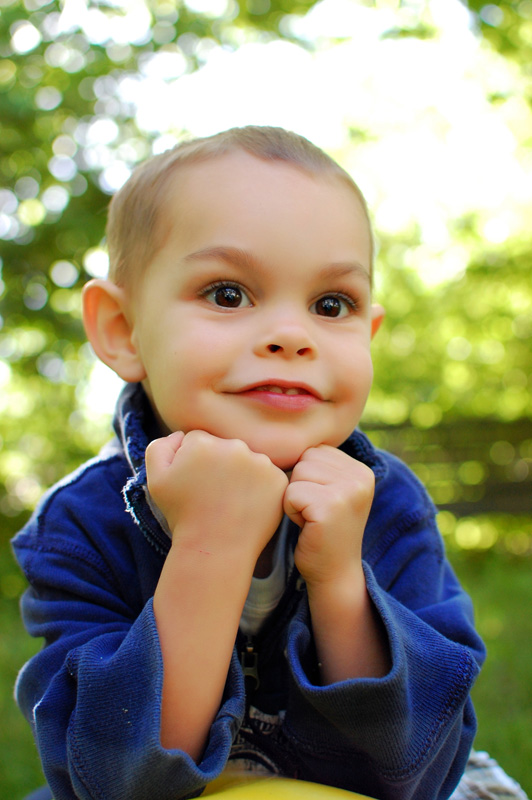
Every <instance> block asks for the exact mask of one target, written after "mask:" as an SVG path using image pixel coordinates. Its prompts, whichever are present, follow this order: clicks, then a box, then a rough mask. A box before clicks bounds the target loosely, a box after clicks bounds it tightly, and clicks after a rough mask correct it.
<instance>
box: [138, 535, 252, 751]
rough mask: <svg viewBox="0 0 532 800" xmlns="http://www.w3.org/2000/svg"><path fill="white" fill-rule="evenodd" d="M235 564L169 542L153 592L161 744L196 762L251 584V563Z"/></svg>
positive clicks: (216, 706) (217, 703) (218, 700)
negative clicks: (158, 647) (160, 687)
mask: <svg viewBox="0 0 532 800" xmlns="http://www.w3.org/2000/svg"><path fill="white" fill-rule="evenodd" d="M241 562H242V559H240V563H238V564H237V563H236V559H235V558H232V557H231V555H229V554H227V553H223V552H222V553H218V554H214V553H209V552H206V551H202V550H187V549H183V548H179V547H177V546H173V547H172V548H171V550H170V553H169V555H168V558H167V560H166V563H165V567H164V569H163V572H162V574H161V578H160V580H159V584H158V586H157V590H156V592H155V596H154V612H155V618H156V622H157V629H158V632H159V638H160V643H161V650H162V656H163V664H164V681H163V699H162V709H161V743H162V745H163V746H164V747H166V748H167V749H180V750H184V751H185V752H187V753H189V755H191V756H192V758H193V759H195V760H196V761H199V759H200V758H201V755H202V753H203V750H204V747H205V744H206V741H207V737H208V733H209V729H210V727H211V725H212V722H213V720H214V718H215V716H216V714H217V712H218V709H219V707H220V704H221V700H222V695H223V691H224V687H225V682H226V678H227V672H228V668H229V663H230V660H231V654H232V651H233V647H234V642H235V637H236V633H237V630H238V625H239V621H240V616H241V613H242V608H243V606H244V603H245V599H246V596H247V593H248V590H249V584H250V581H251V574H252V570H253V565H252V564H250V565H249V568H248V569H246V568H244V567H243V565H242V563H241ZM244 566H245V565H244Z"/></svg>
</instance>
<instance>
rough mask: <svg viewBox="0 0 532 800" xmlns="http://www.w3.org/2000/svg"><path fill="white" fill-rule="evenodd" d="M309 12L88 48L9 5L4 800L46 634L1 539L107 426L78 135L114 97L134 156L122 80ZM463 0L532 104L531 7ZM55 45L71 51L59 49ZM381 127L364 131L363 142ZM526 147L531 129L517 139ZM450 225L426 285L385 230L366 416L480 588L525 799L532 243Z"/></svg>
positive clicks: (136, 140) (506, 757)
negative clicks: (26, 677)
mask: <svg viewBox="0 0 532 800" xmlns="http://www.w3.org/2000/svg"><path fill="white" fill-rule="evenodd" d="M353 2H357V0H353ZM364 4H365V5H366V6H368V7H370V8H371V7H375V8H377V7H382V6H384V5H386V6H388V7H389V8H390V9H392V10H393V9H395V10H396V11H397V14H398V16H397V19H398V24H397V26H396V27H394V28H391V29H390V30H389V31H388V32H387V34H386V35H387V36H388V37H396V38H401V37H419V38H424V39H426V38H430V37H431V36H434V35H435V30H434V25H433V20H432V17H431V13H430V6H431V4H430V2H428V1H427V2H422V1H421V0H420V2H418V3H416V4H415V8H416V13H415V14H413V15H412V14H411V15H410V16H409V17H408V24H406V23H405V22H404V20H405V17H404V15H403V16H401V13H400V12H401V10H402V7H403V5H405V4H403V3H401V2H392V0H390V2H386V3H385V2H377V0H376V1H375V2H370V0H368V2H366V3H364ZM88 5H89V7H90V8H93V7H94V8H98V9H100V11H102V13H105V14H119V13H120V9H119V8H118V7H117V9H113V6H107V5H104V4H99V3H96V2H92V0H91V2H89V3H88ZM312 5H313V3H312V2H297V0H268V1H267V2H251V0H248V2H247V3H245V2H241V3H240V4H238V3H234V4H232V5H231V13H228V14H227V15H226V16H225V17H223V16H222V17H221V18H220V17H219V18H212V17H210V16H209V15H208V14H200V13H198V12H193V11H191V10H190V9H189V8H188V7H187V6H186V5H185V4H181V3H178V2H176V0H172V2H164V3H163V2H148V3H147V7H148V9H149V12H150V14H151V27H150V34H149V36H148V37H145V40H143V41H141V42H136V43H135V42H134V43H130V44H128V45H124V46H122V47H121V48H118V49H117V48H116V47H115V48H113V47H112V46H111V45H112V43H109V42H101V43H95V42H93V41H89V40H88V39H87V38H86V36H85V35H84V34H83V32H82V31H81V30H76V29H73V30H70V31H67V32H65V33H63V34H61V35H57V34H56V33H53V25H52V22H51V21H53V15H57V14H58V13H60V11H61V6H60V5H59V4H58V3H56V2H46V0H27V1H26V2H25V3H23V2H18V0H15V1H14V2H12V1H11V0H0V56H1V59H2V60H1V63H0V156H1V160H0V205H1V206H2V210H3V213H4V215H5V216H4V217H3V218H2V219H3V223H2V224H4V223H6V224H8V225H10V226H11V228H9V229H8V232H7V233H6V232H4V233H2V234H1V235H2V237H3V238H0V246H1V259H0V267H1V270H2V271H1V281H0V297H1V309H0V313H1V317H0V357H1V358H2V362H1V365H0V366H1V367H2V371H1V372H0V378H1V379H2V383H1V386H2V388H1V393H0V447H1V449H0V630H1V631H2V634H1V637H0V719H1V720H2V722H1V724H0V797H2V798H6V800H7V799H9V800H21V798H22V797H23V796H24V794H25V793H26V792H28V791H29V790H31V789H32V788H35V787H36V786H37V785H38V784H39V783H40V782H41V781H42V776H41V775H40V772H39V766H38V758H37V755H36V752H35V748H34V745H33V743H32V741H31V736H30V733H29V729H28V726H27V724H26V722H25V721H24V720H23V719H22V716H21V715H20V713H19V712H18V710H17V709H16V707H15V704H14V701H13V699H12V692H13V684H14V681H15V677H16V674H17V671H18V669H19V668H20V666H21V665H22V664H23V663H24V661H25V660H26V659H27V658H28V657H29V656H30V655H31V654H32V653H33V652H35V650H36V648H37V647H39V643H37V642H32V641H31V640H30V639H29V638H28V637H27V636H26V634H25V633H24V631H23V629H22V626H21V623H20V620H19V616H18V598H19V596H20V593H21V592H22V591H23V588H24V583H23V579H22V577H21V576H20V575H19V573H18V570H17V568H16V566H15V564H14V562H13V559H12V556H11V552H10V548H9V539H10V537H11V536H12V535H13V534H14V533H15V532H16V530H18V529H19V528H20V527H21V525H22V524H23V523H24V521H25V520H26V519H27V517H28V515H29V514H30V513H31V509H32V508H33V507H34V505H35V502H36V501H37V499H38V497H39V496H40V494H41V492H42V491H43V489H44V488H45V487H47V486H49V485H50V484H52V483H53V482H54V481H56V480H57V479H59V478H60V477H61V476H62V475H64V474H65V473H66V472H68V471H69V470H71V469H73V468H74V467H76V466H77V465H78V464H79V463H80V462H81V461H82V460H84V459H85V458H87V457H88V456H90V455H92V454H94V453H95V452H96V451H97V450H98V448H99V447H100V445H101V444H102V443H103V442H104V441H105V440H106V438H107V437H108V435H109V419H108V417H107V416H105V415H88V414H87V413H86V412H85V411H84V407H83V403H82V399H83V396H84V391H85V390H86V388H87V382H88V377H89V374H90V370H91V368H92V365H93V357H92V355H91V353H90V351H89V349H88V347H87V345H86V343H85V338H84V335H83V331H82V326H81V320H80V311H79V299H80V289H81V286H82V285H83V283H84V281H85V280H86V279H87V277H88V274H87V271H86V264H87V260H86V259H87V253H89V254H90V253H91V252H92V251H93V248H99V247H100V246H101V244H102V239H103V233H104V225H105V209H106V205H107V202H108V199H109V198H108V195H107V194H106V193H105V192H104V191H103V190H102V188H101V184H100V183H99V181H98V170H97V169H96V168H91V166H90V164H89V163H88V162H87V161H86V160H85V159H84V153H85V150H84V145H83V142H82V141H81V140H80V136H79V131H80V130H81V129H82V128H83V125H85V123H87V122H88V121H90V120H91V119H93V118H94V116H95V115H98V114H99V113H101V108H102V104H104V106H105V108H106V113H107V114H111V113H112V115H113V119H114V121H115V122H116V125H117V130H118V133H117V137H116V140H115V142H114V144H113V147H115V148H119V147H120V146H122V147H123V146H125V145H127V146H128V148H129V149H128V148H126V149H125V150H124V149H123V152H124V153H128V154H129V155H128V156H127V157H125V160H126V161H127V160H128V159H129V161H128V165H129V166H134V163H135V162H136V161H138V160H141V159H142V158H144V157H145V156H146V155H148V154H149V152H150V147H151V142H150V139H149V137H148V136H147V135H146V134H143V133H141V132H140V131H139V130H138V128H137V127H136V123H135V119H134V117H133V116H132V114H131V112H130V110H128V108H127V106H126V105H125V104H121V103H120V102H119V100H118V99H117V96H116V86H117V84H118V82H119V80H120V79H121V77H123V76H124V75H135V74H137V72H138V70H139V64H141V63H142V59H143V58H145V57H146V55H149V54H150V53H154V52H157V51H158V49H160V48H162V47H167V46H169V45H171V44H173V43H174V42H177V43H178V44H179V47H180V48H181V52H182V53H183V54H184V55H185V57H186V59H187V65H188V66H187V69H188V70H189V71H193V70H195V69H197V68H198V67H199V66H201V63H202V52H204V51H202V49H201V47H200V44H201V43H202V42H205V41H208V42H211V43H212V42H215V43H223V45H224V47H225V48H228V49H236V48H237V47H238V46H239V44H240V43H241V42H243V41H248V40H253V41H270V40H272V39H275V38H283V37H284V38H289V39H290V38H293V37H291V34H290V28H289V26H287V25H285V24H283V21H284V20H285V19H286V17H287V15H300V14H304V13H305V11H306V10H307V9H308V8H310V7H311V6H312ZM468 7H469V10H470V12H471V15H472V17H471V19H472V20H473V23H474V28H475V32H476V35H477V36H478V39H479V41H480V42H481V43H482V46H484V47H488V48H492V49H493V50H494V51H495V52H497V53H499V54H501V55H502V56H503V57H504V58H505V59H507V60H508V62H510V63H512V64H513V65H514V67H515V70H516V71H517V72H518V73H519V74H520V76H521V86H522V87H524V88H523V90H522V91H523V93H524V98H525V100H526V101H527V102H528V103H530V100H531V98H532V84H531V77H530V76H531V73H530V68H529V65H530V63H532V57H531V56H532V53H531V50H532V3H531V2H527V0H524V1H523V0H521V1H520V2H497V3H491V4H489V5H486V4H484V3H480V2H476V0H472V1H471V2H470V3H469V6H468ZM26 23H31V25H33V26H34V28H35V29H36V30H37V31H38V32H39V36H40V40H39V42H38V43H37V44H36V45H35V46H34V47H32V48H31V49H30V50H29V51H28V52H24V53H20V52H17V51H16V50H14V49H13V48H12V47H11V46H10V44H9V41H10V37H11V36H12V35H13V34H14V32H15V31H16V30H17V29H18V27H19V26H20V25H22V24H26ZM187 37H188V38H187ZM57 44H59V45H61V47H62V48H63V49H62V50H60V51H58V50H57V47H56V49H55V50H51V49H50V48H52V46H53V45H57ZM306 46H307V47H308V46H309V45H308V43H307V44H306ZM58 54H59V55H58ZM43 87H46V88H47V93H44V94H43V93H42V92H40V90H41V89H42V88H43ZM511 100H512V98H511V97H509V96H505V95H504V93H503V92H502V93H500V94H498V95H494V96H493V97H491V98H490V102H492V103H493V104H494V106H495V105H499V106H500V105H501V104H504V103H506V102H510V101H511ZM109 109H111V111H109ZM80 126H81V127H80ZM371 135H372V133H371V130H365V131H361V130H359V129H353V131H352V143H353V146H355V145H356V143H357V142H358V141H360V139H361V137H362V138H364V137H370V136H371ZM76 136H78V140H79V141H78V144H79V147H78V149H77V152H76V153H74V152H72V158H71V162H72V163H73V164H74V168H73V172H72V175H71V176H70V177H68V176H67V177H63V179H61V180H58V179H57V177H56V176H54V175H53V174H52V172H51V171H50V170H51V168H50V162H51V159H53V157H54V155H55V156H57V153H58V152H59V153H63V154H66V156H67V158H70V156H68V153H69V148H70V147H72V142H74V139H75V138H76ZM531 146H532V137H531V138H529V139H527V138H526V137H525V139H524V141H522V142H521V147H522V148H524V149H525V150H526V149H527V148H528V150H529V151H530V148H531ZM486 170H489V164H486ZM58 185H59V188H60V191H59V192H58V191H57V187H58ZM50 189H51V190H53V191H52V194H48V195H46V194H45V193H46V192H47V190H50ZM50 198H52V199H50ZM6 221H7V222H6ZM450 224H451V225H452V233H453V238H454V239H455V241H457V242H459V243H461V244H462V245H463V247H464V248H466V250H467V252H468V253H469V258H468V266H467V269H466V270H464V271H463V272H462V273H460V274H459V275H457V276H456V277H455V278H453V279H452V280H449V281H447V282H445V283H441V284H439V285H437V286H427V285H425V284H424V283H423V281H422V280H421V278H420V276H419V275H418V274H417V272H416V270H415V269H414V268H412V267H409V266H408V264H409V258H408V254H409V253H411V252H412V251H413V250H415V249H416V248H418V247H419V246H420V244H421V238H422V233H421V231H420V230H418V229H416V227H415V226H414V227H412V228H411V229H409V230H406V231H403V232H402V233H401V234H400V235H397V236H394V237H393V239H392V238H390V237H389V236H387V235H386V234H384V233H383V232H381V231H377V235H378V240H379V253H378V263H377V275H378V279H377V288H376V295H377V297H376V299H378V300H379V301H380V302H382V303H383V305H384V306H385V307H386V309H387V317H386V322H385V325H384V326H383V328H382V329H381V331H380V332H379V335H378V337H376V340H375V347H374V356H375V372H376V382H375V388H374V390H373V392H372V395H371V398H370V402H369V404H368V408H367V411H366V413H365V417H364V420H363V427H365V429H366V430H367V431H368V432H369V434H370V435H371V437H372V438H373V440H374V441H375V442H376V443H377V444H378V445H381V446H383V447H386V448H387V449H390V450H392V451H393V452H395V453H397V454H398V455H400V456H401V457H402V458H404V459H405V460H406V461H407V462H408V463H409V464H410V465H411V466H412V468H413V469H414V470H415V471H416V472H417V474H418V475H419V476H420V477H421V479H422V480H423V482H424V483H425V484H426V485H427V487H428V489H429V491H430V492H431V494H432V496H433V497H434V499H435V501H436V502H437V504H438V506H439V508H440V509H441V513H440V518H439V522H440V527H441V529H442V532H443V534H444V537H445V539H446V543H447V546H448V551H449V555H450V558H451V560H452V562H453V564H454V565H455V568H456V570H457V572H458V574H459V577H460V578H461V580H462V581H463V583H464V585H465V587H466V589H467V590H468V591H469V592H470V593H471V595H472V597H473V599H474V602H475V607H476V610H477V620H478V627H479V630H480V633H481V634H482V636H483V637H484V639H485V641H486V643H487V645H488V651H489V657H488V662H487V664H486V667H485V669H484V671H483V673H482V675H481V677H480V679H479V681H478V684H477V686H476V687H475V690H474V699H475V703H476V707H477V711H478V717H479V734H478V740H477V742H476V746H477V748H479V749H486V750H488V751H489V752H490V754H491V755H492V756H494V757H495V758H497V759H498V760H499V762H500V763H501V765H502V766H503V767H504V768H505V769H506V771H507V772H509V773H510V774H511V775H512V776H513V777H515V778H516V779H517V780H519V781H520V782H521V784H522V786H523V788H524V789H525V790H526V791H527V792H529V793H532V735H531V734H532V730H531V728H532V690H531V682H530V666H531V651H532V647H531V644H530V643H531V641H532V630H531V628H532V618H531V615H530V612H529V609H530V607H531V605H532V581H531V579H530V564H531V552H532V502H531V498H532V491H531V490H532V399H531V392H532V384H531V375H532V348H531V338H532V310H531V309H532V286H531V280H530V253H531V247H530V237H529V231H528V229H526V230H523V231H522V232H521V234H519V235H516V236H514V237H513V238H512V239H511V240H509V241H506V242H504V246H503V247H500V246H499V247H495V246H491V245H489V244H487V243H485V242H484V240H483V237H482V231H481V226H480V223H479V220H478V219H477V218H476V217H475V215H474V214H473V215H469V216H468V217H467V218H463V219H456V220H453V221H452V223H450ZM0 230H1V229H0ZM6 230H7V229H6ZM58 263H59V266H57V264H58ZM54 265H55V266H54Z"/></svg>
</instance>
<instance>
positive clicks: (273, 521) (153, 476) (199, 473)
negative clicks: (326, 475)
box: [146, 430, 288, 563]
mask: <svg viewBox="0 0 532 800" xmlns="http://www.w3.org/2000/svg"><path fill="white" fill-rule="evenodd" d="M146 470H147V475H148V488H149V491H150V494H151V496H152V497H153V499H154V501H155V502H156V503H157V506H158V507H159V508H160V510H161V511H162V513H163V514H164V516H165V518H166V520H167V522H168V525H169V526H170V529H171V530H172V533H173V537H174V542H175V541H176V540H178V541H179V543H180V545H182V546H185V547H187V548H190V549H197V550H198V551H201V552H203V553H205V554H213V553H217V554H218V553H222V552H223V553H227V554H228V555H230V554H231V553H233V552H236V551H238V552H239V553H242V554H243V555H248V554H249V556H250V559H254V562H253V563H255V562H256V560H257V558H258V556H259V554H260V553H261V552H262V550H263V549H264V547H265V546H266V544H267V543H268V541H269V540H270V538H271V537H272V536H273V534H274V533H275V531H276V529H277V527H278V525H279V522H280V521H281V517H282V514H283V508H282V500H283V495H284V491H285V489H286V486H287V483H288V479H287V477H286V475H285V474H284V472H282V471H281V470H280V469H278V467H276V466H275V465H274V464H273V463H272V462H271V461H270V459H269V458H268V456H266V455H263V454H261V453H254V452H252V451H251V450H250V449H249V447H248V446H247V444H245V443H244V442H242V441H240V440H239V439H220V438H218V437H216V436H212V435H211V434H209V433H206V432H205V431H198V430H196V431H191V432H190V433H187V434H186V435H185V434H183V433H182V432H180V431H178V432H176V433H172V434H170V436H167V437H164V438H162V439H157V440H155V441H153V442H152V443H151V444H150V445H149V447H148V449H147V451H146Z"/></svg>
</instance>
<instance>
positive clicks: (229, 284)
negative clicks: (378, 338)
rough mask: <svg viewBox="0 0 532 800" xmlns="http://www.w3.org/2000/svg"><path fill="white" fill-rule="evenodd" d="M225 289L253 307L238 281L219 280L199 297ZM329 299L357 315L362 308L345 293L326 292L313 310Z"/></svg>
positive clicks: (316, 301)
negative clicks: (239, 294) (338, 301)
mask: <svg viewBox="0 0 532 800" xmlns="http://www.w3.org/2000/svg"><path fill="white" fill-rule="evenodd" d="M225 288H229V289H236V290H238V291H239V292H242V293H243V294H244V295H245V296H246V297H247V298H248V300H249V304H250V306H253V302H252V300H251V298H250V293H249V292H248V290H247V289H245V288H244V287H243V286H242V285H241V284H240V283H237V282H236V281H231V280H218V281H213V282H212V283H209V284H208V286H205V287H204V288H203V289H202V290H201V291H200V292H199V297H201V298H206V297H208V296H209V295H210V294H212V293H213V292H215V291H216V290H217V289H225ZM327 297H334V298H336V299H338V300H341V301H342V302H344V303H345V304H346V305H347V306H348V307H349V311H350V313H353V314H355V313H356V312H357V311H358V310H359V307H360V305H359V301H358V300H356V299H355V298H353V297H352V296H351V295H349V294H345V293H344V292H326V293H325V294H323V295H321V297H318V299H317V300H315V301H314V302H313V303H312V304H311V308H312V306H315V305H316V304H317V303H319V302H320V300H324V299H326V298H327ZM218 307H219V308H224V306H221V305H220V306H218ZM317 316H327V315H325V314H322V315H320V314H318V315H317ZM339 316H340V315H339ZM337 318H338V317H332V319H337Z"/></svg>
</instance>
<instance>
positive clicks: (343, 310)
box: [310, 294, 358, 319]
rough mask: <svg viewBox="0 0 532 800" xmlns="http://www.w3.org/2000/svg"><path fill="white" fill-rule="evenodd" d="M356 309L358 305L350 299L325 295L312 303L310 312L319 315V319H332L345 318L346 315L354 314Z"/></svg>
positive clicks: (340, 295)
mask: <svg viewBox="0 0 532 800" xmlns="http://www.w3.org/2000/svg"><path fill="white" fill-rule="evenodd" d="M357 308H358V303H356V302H355V300H354V299H353V298H352V297H349V296H348V295H345V294H325V295H323V297H320V299H319V300H316V302H315V303H312V305H311V307H310V310H311V312H312V313H313V314H319V316H321V317H329V318H331V319H334V318H336V317H346V316H347V315H348V314H354V313H355V312H356V310H357Z"/></svg>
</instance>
